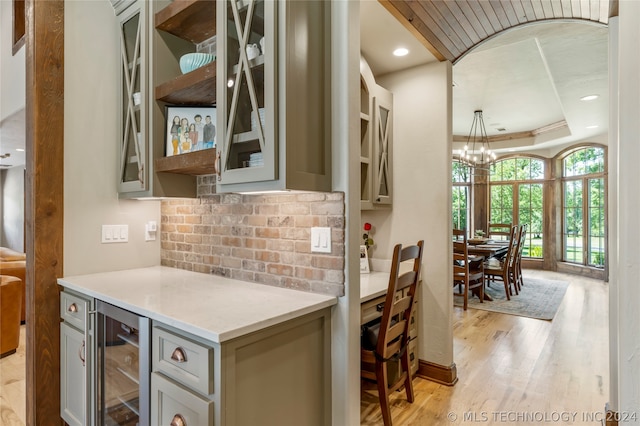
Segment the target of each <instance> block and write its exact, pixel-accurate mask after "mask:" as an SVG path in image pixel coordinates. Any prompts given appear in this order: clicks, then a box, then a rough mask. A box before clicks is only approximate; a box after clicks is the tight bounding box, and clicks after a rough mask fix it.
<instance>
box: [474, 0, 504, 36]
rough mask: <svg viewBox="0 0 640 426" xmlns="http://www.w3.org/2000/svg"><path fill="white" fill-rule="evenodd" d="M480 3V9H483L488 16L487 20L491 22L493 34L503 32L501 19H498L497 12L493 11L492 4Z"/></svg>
mask: <svg viewBox="0 0 640 426" xmlns="http://www.w3.org/2000/svg"><path fill="white" fill-rule="evenodd" d="M479 3H480V7H482V10H483V11H484V13H485V14H486V15H487V19H488V20H489V23H491V27H492V28H493V33H494V34H495V33H498V32H500V31H502V30H503V29H504V27H503V26H502V24H501V23H500V19H498V16H497V15H496V12H495V10H493V7H492V6H491V4H490V2H487V1H481V2H479Z"/></svg>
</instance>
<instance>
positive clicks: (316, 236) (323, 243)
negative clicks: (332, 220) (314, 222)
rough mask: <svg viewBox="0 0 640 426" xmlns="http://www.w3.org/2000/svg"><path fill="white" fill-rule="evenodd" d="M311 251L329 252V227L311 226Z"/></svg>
mask: <svg viewBox="0 0 640 426" xmlns="http://www.w3.org/2000/svg"><path fill="white" fill-rule="evenodd" d="M311 251H312V252H314V253H331V228H323V227H313V228H311Z"/></svg>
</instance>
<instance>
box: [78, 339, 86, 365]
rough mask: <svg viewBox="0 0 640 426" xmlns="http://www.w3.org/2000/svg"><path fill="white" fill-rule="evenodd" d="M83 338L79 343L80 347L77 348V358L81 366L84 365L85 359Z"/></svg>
mask: <svg viewBox="0 0 640 426" xmlns="http://www.w3.org/2000/svg"><path fill="white" fill-rule="evenodd" d="M84 350H85V347H84V340H83V341H82V345H80V349H78V358H80V360H81V361H82V366H83V367H84V364H85V359H84Z"/></svg>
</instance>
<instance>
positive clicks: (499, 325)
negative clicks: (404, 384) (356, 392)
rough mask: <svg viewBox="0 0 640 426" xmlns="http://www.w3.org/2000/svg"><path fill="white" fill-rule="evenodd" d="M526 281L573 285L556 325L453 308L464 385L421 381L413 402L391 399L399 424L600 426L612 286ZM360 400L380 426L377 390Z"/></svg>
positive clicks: (366, 416)
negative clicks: (553, 425)
mask: <svg viewBox="0 0 640 426" xmlns="http://www.w3.org/2000/svg"><path fill="white" fill-rule="evenodd" d="M524 275H525V284H526V277H540V278H548V279H554V280H562V281H568V282H569V287H568V289H567V293H566V295H565V297H564V299H563V301H562V304H561V305H560V308H559V310H558V312H557V314H556V316H555V318H554V319H553V321H543V320H536V319H531V318H523V317H517V316H513V315H504V314H498V313H493V312H487V311H481V310H475V309H469V310H467V311H466V312H464V311H463V310H462V308H454V332H453V336H454V362H455V363H456V366H457V369H458V378H459V381H458V383H457V384H456V385H455V386H452V387H449V386H443V385H438V384H436V383H433V382H430V381H427V380H423V379H420V378H416V379H415V380H414V392H415V397H416V400H415V401H414V403H413V404H409V403H407V401H406V397H405V393H404V392H398V393H397V394H396V395H394V396H392V397H391V401H392V402H391V404H392V407H391V415H392V418H393V422H394V425H397V426H406V425H420V426H423V425H424V426H431V425H454V424H455V425H462V424H466V425H471V424H477V423H480V424H484V425H491V424H495V425H513V424H518V425H540V424H573V425H595V424H600V423H599V422H598V421H597V420H599V419H600V418H601V417H602V414H601V413H602V411H603V410H604V406H605V403H606V402H607V401H608V394H609V352H608V345H609V340H608V339H609V329H608V323H609V320H608V312H609V310H608V300H609V297H608V295H609V290H608V285H607V284H606V283H604V282H602V281H598V280H593V279H588V278H583V277H576V276H573V275H567V274H559V273H552V272H546V271H532V270H528V271H524ZM516 297H517V296H516ZM361 398H362V401H361V408H360V414H361V419H362V424H363V425H380V424H382V420H381V417H380V407H379V403H378V394H377V392H376V391H375V385H374V386H371V384H369V383H363V391H362V396H361ZM574 415H575V417H574ZM542 416H546V417H542ZM561 416H562V417H561ZM594 419H595V420H596V421H592V420H594ZM556 420H557V421H556Z"/></svg>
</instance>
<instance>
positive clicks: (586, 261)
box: [562, 147, 606, 268]
mask: <svg viewBox="0 0 640 426" xmlns="http://www.w3.org/2000/svg"><path fill="white" fill-rule="evenodd" d="M562 173H563V182H562V207H563V208H562V213H563V218H562V236H563V260H564V261H565V262H571V263H578V264H582V265H588V266H594V267H597V268H603V267H604V263H605V256H606V250H605V220H606V218H605V209H606V205H605V196H606V194H605V184H606V182H605V177H604V173H605V158H604V149H603V148H598V147H588V148H581V149H578V150H576V151H573V152H572V153H571V154H569V155H567V156H566V157H565V158H564V159H563V160H562Z"/></svg>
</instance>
